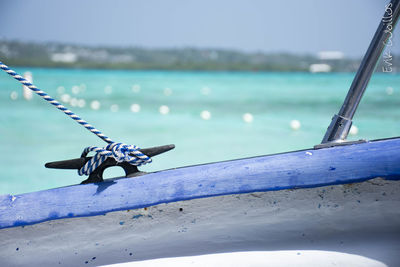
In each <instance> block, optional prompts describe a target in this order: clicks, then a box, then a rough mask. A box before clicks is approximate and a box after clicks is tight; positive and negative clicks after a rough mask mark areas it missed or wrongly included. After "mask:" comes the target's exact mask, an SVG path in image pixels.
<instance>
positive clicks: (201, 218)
mask: <svg viewBox="0 0 400 267" xmlns="http://www.w3.org/2000/svg"><path fill="white" fill-rule="evenodd" d="M399 192H400V181H388V180H383V179H374V180H370V181H366V182H362V183H356V184H349V185H333V186H326V187H320V188H311V189H295V190H291V189H289V190H280V191H270V192H260V193H247V194H240V195H226V196H217V197H210V198H201V199H193V200H188V201H179V202H171V203H166V204H158V205H155V206H152V207H149V208H146V209H143V208H141V209H135V210H126V211H116V212H110V213H107V214H106V215H98V216H91V217H80V218H68V219H61V220H53V221H47V222H42V223H39V224H35V225H27V226H24V227H22V226H20V227H13V228H7V229H3V230H1V231H0V240H1V241H0V262H2V265H3V266H21V265H29V266H55V265H61V266H81V265H83V266H88V265H89V266H94V265H100V264H111V263H116V262H126V261H138V260H146V259H154V258H163V257H176V256H187V255H201V254H208V253H218V252H231V251H276V250H324V251H336V252H345V253H351V254H355V255H360V256H364V257H367V258H370V259H374V260H377V261H380V262H382V263H385V264H388V265H389V266H398V265H399V264H400V260H399V257H398V255H399V252H400V209H399V206H400V194H399Z"/></svg>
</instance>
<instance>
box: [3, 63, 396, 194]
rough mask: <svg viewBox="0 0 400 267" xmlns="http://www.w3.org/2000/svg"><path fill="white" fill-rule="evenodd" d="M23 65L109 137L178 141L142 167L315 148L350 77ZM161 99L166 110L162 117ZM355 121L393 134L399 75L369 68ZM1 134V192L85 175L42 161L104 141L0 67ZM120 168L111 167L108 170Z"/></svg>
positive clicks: (368, 131) (364, 133)
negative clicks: (295, 125) (26, 94)
mask: <svg viewBox="0 0 400 267" xmlns="http://www.w3.org/2000/svg"><path fill="white" fill-rule="evenodd" d="M27 70H28V69H24V68H19V69H16V71H17V72H19V73H23V72H25V71H27ZM29 71H31V72H32V73H33V78H34V84H35V85H37V86H38V87H39V88H41V89H43V90H45V91H46V92H48V93H49V94H50V95H52V96H54V97H55V98H57V99H59V100H61V99H64V100H68V96H65V95H66V94H67V95H69V96H70V99H72V98H75V99H74V100H72V101H71V100H69V101H68V103H66V104H65V105H66V106H67V107H69V108H71V109H72V110H73V111H74V112H76V113H77V114H78V115H80V116H81V117H83V118H84V119H85V120H87V121H88V122H89V123H91V124H93V125H94V126H95V127H97V128H98V129H99V130H100V131H102V132H103V133H104V134H106V135H107V136H109V137H111V138H112V139H113V140H114V141H118V142H125V143H128V144H136V145H138V146H140V147H151V146H156V145H164V144H171V143H173V144H175V145H176V149H174V150H172V151H170V152H168V153H166V154H164V155H160V156H157V157H155V158H153V163H152V164H150V165H148V166H144V167H142V168H141V170H144V171H155V170H161V169H166V168H174V167H180V166H185V165H192V164H199V163H207V162H213V161H220V160H228V159H236V158H242V157H249V156H256V155H265V154H270V153H277V152H284V151H290V150H297V149H303V148H309V147H312V146H313V145H315V144H318V143H320V141H321V139H322V137H323V135H324V132H325V130H326V127H327V126H328V125H329V123H330V120H331V117H332V116H333V114H334V113H336V112H338V110H339V108H340V106H341V104H342V102H343V99H344V97H345V95H346V93H347V90H348V88H349V86H350V84H351V81H352V79H353V77H354V74H352V73H334V74H309V73H247V72H246V73H245V72H167V71H165V72H164V71H106V70H64V69H34V68H31V69H29ZM60 87H62V88H60ZM63 88H64V89H63ZM13 92H16V93H13ZM11 95H12V96H13V98H14V99H12V97H11ZM63 95H64V96H63ZM16 96H17V98H16V99H15V97H16ZM82 99H83V100H84V101H83V100H82ZM93 101H98V102H99V103H100V107H99V109H97V110H95V109H92V108H91V103H92V102H93ZM78 104H80V107H79V106H78ZM132 104H137V105H135V106H134V107H133V109H134V110H135V111H137V110H138V105H139V106H140V110H139V112H132V111H131V106H132ZM163 105H164V106H167V107H168V110H169V112H168V114H164V115H163V114H160V106H163ZM163 110H164V112H165V111H166V110H167V108H165V107H164V108H163ZM204 111H208V112H204ZM202 112H203V116H204V117H207V116H209V119H208V120H205V119H203V118H202V117H201V115H200V114H201V113H202ZM245 113H250V114H251V115H252V116H249V115H247V117H248V118H249V117H250V118H251V117H252V118H253V120H252V122H245V121H244V120H243V115H244V114H245ZM292 120H298V121H300V123H301V128H300V129H299V130H297V131H294V130H292V129H291V127H290V122H291V121H292ZM354 124H355V125H356V126H357V128H358V134H356V135H352V136H350V139H360V138H367V139H376V138H384V137H392V136H398V135H400V75H399V74H375V75H374V77H373V78H372V80H371V83H370V86H369V87H368V90H367V92H366V93H365V95H364V98H363V100H362V102H361V104H360V107H359V109H358V111H357V113H356V117H355V119H354ZM0 137H1V139H0V152H1V153H0V167H1V170H2V171H1V175H0V194H6V193H13V194H17V193H24V192H31V191H37V190H43V189H48V188H53V187H59V186H65V185H70V184H76V183H79V182H80V181H82V180H83V179H84V178H83V177H79V176H78V175H77V173H76V172H75V171H71V170H51V169H45V168H44V164H45V163H46V162H48V161H55V160H62V159H69V158H76V157H79V156H80V153H81V152H82V150H83V148H85V147H86V146H89V145H98V146H103V145H104V144H105V143H104V142H103V141H101V140H100V139H99V138H98V137H96V136H95V135H93V134H91V133H90V132H88V131H87V130H86V129H84V128H83V127H82V126H80V125H78V124H77V123H76V122H74V121H72V120H71V119H70V118H68V117H67V116H65V115H64V114H62V113H61V112H60V111H58V110H56V109H55V108H54V107H53V106H51V105H49V104H48V103H45V102H44V101H43V100H42V99H40V98H39V97H38V96H36V95H35V96H34V97H33V99H32V100H31V101H26V100H24V99H23V98H22V88H21V86H20V85H19V84H18V83H17V82H16V81H15V80H14V79H12V78H11V77H9V76H8V75H7V74H5V73H1V74H0ZM122 173H123V172H122V170H120V169H116V170H110V171H108V172H107V175H108V177H113V176H118V175H122Z"/></svg>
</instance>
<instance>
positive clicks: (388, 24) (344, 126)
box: [322, 0, 400, 144]
mask: <svg viewBox="0 0 400 267" xmlns="http://www.w3.org/2000/svg"><path fill="white" fill-rule="evenodd" d="M399 15H400V0H392V1H391V2H390V3H389V4H387V5H386V6H385V13H384V16H383V18H382V19H381V22H380V24H379V26H378V29H377V30H376V32H375V35H374V38H373V39H372V41H371V44H370V45H369V47H368V50H367V52H366V53H365V56H364V58H363V60H362V62H361V65H360V67H359V69H358V71H357V74H356V76H355V77H354V80H353V83H352V84H351V87H350V89H349V92H348V93H347V96H346V99H345V100H344V103H343V105H342V108H341V109H340V111H339V114H337V115H335V116H333V118H332V122H331V124H330V125H329V127H328V130H327V131H326V133H325V136H324V139H322V144H324V143H340V142H343V141H344V140H346V138H347V135H348V133H349V130H350V127H351V124H352V119H353V116H354V113H355V112H356V110H357V107H358V104H359V103H360V101H361V98H362V96H363V94H364V91H365V89H366V88H367V85H368V82H369V80H370V78H371V75H372V73H373V72H374V70H375V67H376V65H377V62H378V60H379V58H380V56H381V54H382V51H383V50H384V48H385V46H386V44H387V42H388V41H389V40H390V41H391V39H392V33H393V30H394V27H395V25H396V23H397V20H398V18H399Z"/></svg>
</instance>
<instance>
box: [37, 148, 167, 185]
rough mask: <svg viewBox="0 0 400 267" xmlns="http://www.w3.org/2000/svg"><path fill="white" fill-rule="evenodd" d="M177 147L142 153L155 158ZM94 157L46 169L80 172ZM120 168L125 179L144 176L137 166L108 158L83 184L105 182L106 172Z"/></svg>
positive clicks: (71, 160)
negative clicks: (123, 172)
mask: <svg viewBox="0 0 400 267" xmlns="http://www.w3.org/2000/svg"><path fill="white" fill-rule="evenodd" d="M174 148H175V145H165V146H156V147H151V148H143V149H141V150H140V151H141V152H142V153H143V154H145V155H147V156H149V157H153V156H156V155H159V154H162V153H164V152H167V151H169V150H171V149H174ZM91 158H92V157H81V158H76V159H69V160H61V161H54V162H48V163H46V164H45V167H46V168H52V169H72V170H79V169H80V168H82V167H83V165H85V164H86V162H88V161H89V160H90V159H91ZM114 166H120V167H122V169H124V171H125V177H135V176H139V175H142V174H144V172H141V171H139V170H138V168H137V167H136V166H133V165H131V164H129V163H128V162H117V161H116V160H115V159H114V158H108V159H107V160H106V161H104V162H103V163H102V164H100V166H99V167H97V168H96V169H95V170H94V171H93V172H92V173H91V174H90V175H89V177H88V178H87V179H86V180H84V181H82V182H81V184H89V183H100V182H103V181H104V179H103V173H104V170H105V169H107V168H109V167H114Z"/></svg>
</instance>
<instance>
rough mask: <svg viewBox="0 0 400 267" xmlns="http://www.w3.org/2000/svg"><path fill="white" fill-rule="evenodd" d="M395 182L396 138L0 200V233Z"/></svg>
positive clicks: (398, 172) (399, 159)
mask: <svg viewBox="0 0 400 267" xmlns="http://www.w3.org/2000/svg"><path fill="white" fill-rule="evenodd" d="M375 177H383V178H386V179H395V180H398V179H400V138H395V139H388V140H380V141H374V142H369V143H363V144H357V145H348V146H341V147H333V148H325V149H319V150H313V149H310V150H303V151H296V152H289V153H283V154H277V155H270V156H260V157H254V158H247V159H240V160H233V161H226V162H217V163H211V164H205V165H197V166H190V167H184V168H178V169H172V170H166V171H161V172H156V173H151V174H147V175H144V176H140V177H137V178H129V179H120V180H115V181H112V182H104V183H99V184H86V185H75V186H69V187H63V188H56V189H51V190H45V191H39V192H34V193H27V194H22V195H16V196H11V195H3V196H0V229H1V228H8V227H14V226H23V225H29V224H35V223H39V222H43V221H48V220H55V219H62V218H69V217H79V216H94V215H100V214H105V213H107V212H111V211H117V210H126V209H137V208H143V207H148V206H152V205H156V204H159V203H168V202H173V201H181V200H189V199H194V198H202V197H211V196H217V195H227V194H240V193H249V192H260V191H270V190H281V189H288V188H305V187H318V186H324V185H330V184H344V183H352V182H357V181H364V180H368V179H372V178H375Z"/></svg>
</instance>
